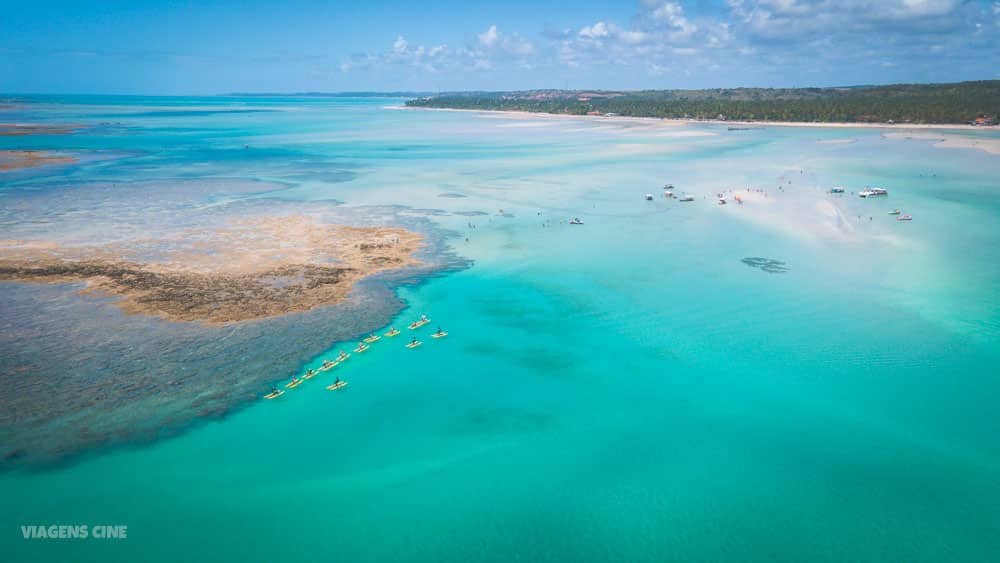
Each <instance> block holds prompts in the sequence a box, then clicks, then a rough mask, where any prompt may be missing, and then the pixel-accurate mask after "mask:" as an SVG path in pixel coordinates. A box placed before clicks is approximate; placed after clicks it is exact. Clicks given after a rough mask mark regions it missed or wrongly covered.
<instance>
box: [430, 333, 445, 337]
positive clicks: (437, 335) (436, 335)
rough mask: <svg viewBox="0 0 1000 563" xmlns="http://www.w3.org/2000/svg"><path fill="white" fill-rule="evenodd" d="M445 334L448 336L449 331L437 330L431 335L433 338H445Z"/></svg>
mask: <svg viewBox="0 0 1000 563" xmlns="http://www.w3.org/2000/svg"><path fill="white" fill-rule="evenodd" d="M445 336H448V333H447V332H435V333H434V334H432V335H431V338H444V337H445Z"/></svg>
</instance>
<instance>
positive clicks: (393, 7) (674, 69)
mask: <svg viewBox="0 0 1000 563" xmlns="http://www.w3.org/2000/svg"><path fill="white" fill-rule="evenodd" d="M3 14H4V18H3V19H2V20H0V92H20V93H28V92H37V93H144V94H214V93H224V92H234V91H257V92H260V91H271V92H295V91H345V90H469V89H489V90H498V89H524V88H567V87H568V88H605V89H616V88H629V89H635V88H704V87H731V86H823V85H848V84H872V83H890V82H950V81H959V80H973V79H998V78H1000V41H998V39H997V37H998V36H1000V1H995V0H714V1H713V0H709V1H704V2H684V1H676V0H675V1H667V0H624V1H618V2H613V1H596V0H576V1H568V0H553V1H545V0H505V1H489V2H468V1H455V0H422V1H420V2H398V1H378V0H369V1H366V2H317V1H308V0H282V1H273V0H271V1H257V0H245V1H242V2H235V1H202V2H193V1H177V0H173V1H171V0H159V1H142V0H134V1H130V2H119V1H103V2H102V1H98V2H94V3H90V2H79V1H72V2H69V1H65V2H61V1H53V2H41V1H38V0H36V1H33V2H22V1H19V0H14V1H13V2H11V1H10V0H8V2H5V7H4V9H3Z"/></svg>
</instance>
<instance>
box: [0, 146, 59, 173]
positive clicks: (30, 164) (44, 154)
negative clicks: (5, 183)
mask: <svg viewBox="0 0 1000 563" xmlns="http://www.w3.org/2000/svg"><path fill="white" fill-rule="evenodd" d="M74 162H76V159H75V158H73V157H71V156H61V155H57V154H53V153H51V152H49V151H34V150H0V171H9V170H19V169H21V168H34V167H36V166H47V165H49V164H72V163H74Z"/></svg>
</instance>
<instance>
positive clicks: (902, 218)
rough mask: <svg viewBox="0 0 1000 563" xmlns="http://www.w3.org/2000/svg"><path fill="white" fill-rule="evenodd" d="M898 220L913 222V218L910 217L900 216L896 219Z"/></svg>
mask: <svg viewBox="0 0 1000 563" xmlns="http://www.w3.org/2000/svg"><path fill="white" fill-rule="evenodd" d="M896 220H897V221H912V220H913V217H910V216H909V215H900V216H899V217H896Z"/></svg>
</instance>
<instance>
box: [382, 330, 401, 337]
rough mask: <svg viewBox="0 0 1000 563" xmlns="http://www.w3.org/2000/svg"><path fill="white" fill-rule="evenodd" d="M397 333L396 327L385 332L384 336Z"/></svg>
mask: <svg viewBox="0 0 1000 563" xmlns="http://www.w3.org/2000/svg"><path fill="white" fill-rule="evenodd" d="M398 334H399V331H398V330H396V329H392V330H390V331H389V332H387V333H385V335H386V336H397V335H398Z"/></svg>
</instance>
